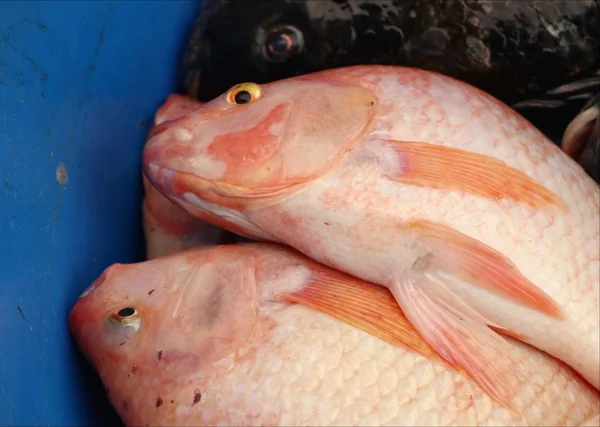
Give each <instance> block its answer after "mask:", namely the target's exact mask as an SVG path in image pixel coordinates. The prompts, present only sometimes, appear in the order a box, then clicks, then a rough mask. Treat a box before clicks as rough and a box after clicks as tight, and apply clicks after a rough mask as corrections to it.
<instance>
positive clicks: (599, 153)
mask: <svg viewBox="0 0 600 427" xmlns="http://www.w3.org/2000/svg"><path fill="white" fill-rule="evenodd" d="M561 147H562V149H563V150H564V151H565V152H566V153H567V154H568V155H569V156H571V157H572V158H574V159H575V160H576V161H577V162H578V163H579V164H580V165H581V167H583V169H584V170H585V171H586V172H587V173H588V175H589V176H591V177H592V178H593V179H594V180H595V181H596V182H598V183H600V92H598V93H597V94H596V96H595V97H594V98H592V99H590V101H589V102H588V103H587V104H586V105H585V106H584V107H583V110H581V113H579V114H578V115H577V116H576V117H575V118H574V119H573V121H572V122H571V123H570V124H569V126H568V127H567V129H566V130H565V134H564V136H563V139H562V143H561Z"/></svg>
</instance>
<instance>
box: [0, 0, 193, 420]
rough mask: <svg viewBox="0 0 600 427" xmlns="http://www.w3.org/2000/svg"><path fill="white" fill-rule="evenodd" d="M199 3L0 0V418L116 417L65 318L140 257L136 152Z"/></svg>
mask: <svg viewBox="0 0 600 427" xmlns="http://www.w3.org/2000/svg"><path fill="white" fill-rule="evenodd" d="M199 7H200V2H199V1H185V2H184V1H172V0H171V1H139V0H136V1H92V2H83V1H82V2H76V1H40V2H34V1H22V2H17V1H0V285H1V293H0V313H1V314H0V425H13V426H14V425H53V426H59V425H60V426H67V425H74V426H75V425H76V426H85V425H99V424H103V425H115V423H118V421H117V418H116V416H115V413H114V411H113V410H112V409H111V408H110V406H109V404H108V400H107V399H106V397H105V395H104V391H103V389H102V387H101V384H100V381H99V380H98V379H97V376H96V374H95V373H94V372H93V371H92V370H91V368H90V367H89V365H87V363H86V362H85V361H84V360H83V358H82V356H81V355H80V354H79V352H78V350H77V349H76V347H75V345H74V343H73V342H72V340H71V337H70V334H69V331H68V329H67V315H68V312H69V310H70V308H71V306H72V304H73V303H74V302H75V300H76V299H77V297H78V296H79V294H80V293H81V292H82V291H83V290H84V289H85V288H86V287H87V286H88V285H89V283H90V282H91V281H93V280H94V279H95V278H96V277H97V276H98V275H99V274H100V273H101V272H102V270H103V269H104V268H105V267H107V266H108V265H110V264H111V263H114V262H133V261H138V260H141V259H143V255H144V253H143V249H144V247H143V232H142V228H141V216H140V215H141V206H140V203H141V197H142V184H141V171H140V161H141V159H140V154H141V149H142V146H143V143H144V138H145V134H146V132H147V129H148V126H149V124H150V123H151V122H152V118H153V114H154V112H155V110H156V108H157V107H158V106H159V105H160V104H161V103H162V102H163V101H164V99H165V97H166V96H167V95H168V94H169V93H170V92H171V91H173V90H174V88H175V81H176V68H177V66H178V62H179V59H180V57H181V54H182V50H183V46H184V43H185V41H186V39H187V37H188V35H189V31H190V29H191V25H192V24H193V21H194V19H195V16H196V14H197V13H198V11H199ZM61 164H63V165H64V166H65V170H66V174H67V176H68V181H66V182H65V181H64V179H63V178H64V174H63V173H62V170H61V169H60V165H61ZM57 168H59V177H58V178H59V179H57ZM59 181H61V182H62V183H59Z"/></svg>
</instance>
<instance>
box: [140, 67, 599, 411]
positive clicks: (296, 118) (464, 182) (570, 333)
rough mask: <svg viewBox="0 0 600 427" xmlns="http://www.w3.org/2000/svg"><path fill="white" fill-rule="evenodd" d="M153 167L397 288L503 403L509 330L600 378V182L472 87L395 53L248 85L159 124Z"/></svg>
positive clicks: (287, 238) (183, 189) (513, 370)
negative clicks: (372, 62)
mask: <svg viewBox="0 0 600 427" xmlns="http://www.w3.org/2000/svg"><path fill="white" fill-rule="evenodd" d="M143 163H144V170H145V173H146V174H147V176H148V178H149V180H150V181H151V182H152V184H153V185H155V186H156V187H157V188H158V189H159V190H160V191H161V193H163V194H164V195H165V196H166V197H168V198H169V199H170V200H172V201H173V202H174V203H176V204H178V205H179V206H180V207H182V208H184V209H185V210H186V211H188V212H190V213H191V214H193V215H194V216H196V217H199V218H203V219H205V220H207V221H209V222H211V223H214V224H217V225H219V226H221V227H225V228H228V229H229V230H232V231H234V232H237V233H240V234H244V235H246V236H249V237H253V238H257V239H264V240H270V241H275V242H280V243H285V244H287V245H289V246H291V247H293V248H295V249H297V250H299V251H300V252H302V253H304V254H305V255H307V256H309V257H311V258H313V259H314V260H316V261H318V262H321V263H323V264H325V265H328V266H330V267H333V268H335V269H338V270H340V271H343V272H345V273H348V274H351V275H353V276H356V277H358V278H361V279H363V280H367V281H370V282H373V283H376V284H379V285H382V286H385V287H387V288H388V289H390V291H391V293H392V294H393V295H394V297H395V299H396V300H397V302H398V303H399V305H400V307H401V308H402V310H403V311H404V312H405V313H406V316H407V317H408V318H409V319H410V321H411V322H412V324H413V325H414V326H415V327H416V329H417V330H419V332H420V333H421V334H422V335H423V337H424V338H425V339H426V341H427V342H428V343H429V344H430V345H431V346H432V347H433V348H435V349H436V351H438V352H439V353H440V354H441V355H442V356H443V357H444V359H445V360H446V361H448V362H449V363H451V364H453V365H454V366H460V367H462V368H463V369H465V370H466V371H467V372H469V373H470V374H471V375H472V376H473V377H474V378H475V379H476V380H477V382H478V384H480V385H481V386H482V387H483V388H484V389H485V390H486V391H487V392H488V393H490V395H492V396H494V397H495V398H496V399H497V400H498V401H500V402H507V401H509V400H510V396H511V395H512V394H513V393H514V388H515V387H516V386H515V385H513V384H517V383H518V382H519V380H518V379H517V378H519V377H520V376H522V375H523V373H522V372H520V368H519V367H518V366H515V365H514V364H511V363H510V361H509V357H508V353H507V351H508V349H507V347H506V340H505V339H504V338H503V337H502V336H501V335H499V334H498V333H497V331H500V332H502V333H503V334H504V335H512V336H516V337H518V338H519V339H521V340H523V341H524V342H527V343H529V344H531V345H533V346H535V347H537V348H539V349H542V350H544V351H546V352H548V353H550V354H551V355H553V356H555V357H557V358H559V359H560V360H562V361H564V362H565V363H567V364H568V365H570V366H571V367H573V368H574V369H576V370H577V371H578V372H580V373H581V374H582V375H583V377H584V378H586V380H588V381H589V382H590V383H591V384H592V385H593V386H594V387H596V388H598V385H599V375H600V374H599V364H600V343H599V335H600V332H599V331H600V328H599V322H600V310H599V300H598V295H599V286H600V285H599V283H600V264H599V247H600V237H599V234H600V230H599V225H600V217H599V196H600V190H599V187H598V185H597V184H596V183H595V182H594V181H593V180H592V179H591V178H590V177H589V176H588V175H586V173H585V172H584V171H583V170H582V169H581V167H580V166H579V165H577V164H576V163H575V162H574V161H573V160H572V159H570V158H569V157H568V156H567V155H565V154H564V153H563V152H561V151H560V149H559V148H558V147H556V146H555V145H554V144H552V143H551V142H550V141H548V140H547V139H546V138H545V137H544V136H543V135H542V134H541V133H540V132H539V131H538V130H537V129H535V128H534V127H533V126H532V125H531V124H530V123H529V122H527V121H526V120H525V119H523V118H522V117H521V116H519V115H518V114H517V113H515V112H514V111H513V110H511V109H509V108H508V107H507V106H506V105H504V104H502V103H501V102H499V101H497V100H496V99H494V98H492V97H491V96H489V95H487V94H484V93H483V92H481V91H479V90H477V89H475V88H473V87H471V86H469V85H467V84H464V83H461V82H458V81H456V80H454V79H451V78H449V77H445V76H442V75H439V74H436V73H432V72H426V71H422V70H418V69H410V68H403V67H386V66H357V67H350V68H341V69H335V70H328V71H324V72H320V73H315V74H311V75H305V76H300V77H296V78H292V79H288V80H283V81H279V82H274V83H270V84H266V85H262V86H258V85H254V84H252V83H247V84H242V85H238V86H236V87H234V88H232V89H231V90H230V91H229V92H227V93H226V94H224V95H222V96H221V97H219V98H216V99H215V100H213V101H211V102H208V103H206V104H204V105H203V106H202V107H201V108H199V109H197V110H195V111H193V112H191V113H189V114H186V115H184V116H182V117H180V118H179V119H177V120H174V121H172V122H169V123H165V124H164V125H163V126H160V127H157V128H156V129H155V130H154V132H153V133H152V135H151V137H150V139H149V141H148V144H147V146H146V148H145V152H144V161H143ZM492 327H493V328H494V330H492ZM513 409H515V408H513ZM516 410H519V409H518V408H516Z"/></svg>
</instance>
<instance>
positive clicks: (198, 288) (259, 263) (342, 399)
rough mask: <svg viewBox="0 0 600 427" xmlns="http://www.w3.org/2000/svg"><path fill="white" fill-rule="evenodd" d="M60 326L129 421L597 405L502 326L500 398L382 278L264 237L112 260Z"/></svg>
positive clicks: (578, 410) (552, 417)
mask: <svg viewBox="0 0 600 427" xmlns="http://www.w3.org/2000/svg"><path fill="white" fill-rule="evenodd" d="M340 288H345V289H351V290H352V292H350V293H344V292H342V291H341V290H340ZM69 326H70V329H71V331H72V333H73V335H74V337H75V340H76V342H77V343H78V345H79V347H80V348H81V350H82V351H83V352H84V353H85V355H86V356H87V358H88V359H89V360H90V362H91V363H92V364H93V366H94V367H95V369H96V370H97V372H98V373H99V375H100V377H101V379H102V381H103V383H104V386H105V388H106V392H107V394H108V397H109V399H110V401H111V403H112V405H113V406H114V408H115V410H116V411H117V413H118V414H119V416H120V417H121V419H122V420H123V422H124V423H125V424H126V425H129V426H144V425H161V426H173V425H189V426H199V425H240V426H241V425H245V426H249V425H252V426H256V425H261V426H279V425H290V426H298V425H311V426H325V425H334V426H335V425H337V426H339V425H354V426H374V425H392V426H398V425H414V426H425V425H430V426H442V425H461V426H467V425H469V426H483V425H494V426H508V425H556V426H559V425H579V424H580V423H582V422H588V423H593V422H596V423H597V419H598V418H597V417H598V413H599V412H600V398H599V394H598V391H597V390H595V389H594V388H593V387H591V386H589V384H588V383H587V382H586V381H585V380H583V379H582V378H581V377H580V376H579V375H577V374H576V373H575V372H574V371H573V370H572V369H570V368H568V367H567V366H566V365H564V364H562V363H560V362H558V361H557V360H556V359H554V358H552V357H550V356H548V355H547V354H544V353H542V352H540V351H539V350H537V349H534V348H533V347H530V346H528V345H526V344H523V343H521V342H519V341H517V340H514V339H511V338H507V341H506V348H507V354H506V355H505V357H506V358H507V359H508V360H509V361H510V362H511V363H513V364H515V365H519V366H521V369H522V370H523V372H524V373H526V374H527V378H525V379H523V381H521V382H519V383H518V384H515V394H514V395H513V396H511V401H512V402H513V403H514V404H515V405H518V406H519V407H521V408H522V413H521V414H515V413H513V412H511V411H509V410H507V409H505V408H503V407H502V405H500V404H499V403H497V402H496V401H495V400H494V399H492V398H491V397H490V396H488V395H487V394H485V393H484V392H483V391H482V390H481V388H479V387H478V386H477V384H476V383H475V382H474V381H473V380H472V379H471V378H470V377H469V376H468V375H465V374H464V373H463V372H460V371H459V370H457V369H455V368H453V367H451V366H450V365H449V364H447V363H445V362H443V360H442V359H441V358H440V357H439V356H437V355H436V354H435V353H434V352H433V350H432V349H431V347H430V346H428V345H427V344H426V343H425V341H424V340H423V338H422V337H421V336H420V335H419V334H418V333H417V331H416V330H415V329H414V328H413V327H412V326H411V324H410V322H409V321H408V320H407V318H406V317H405V316H404V314H403V313H402V311H401V310H400V308H399V307H398V304H397V303H396V301H395V300H394V298H393V297H392V295H391V293H390V292H389V291H388V290H387V289H386V288H384V287H381V286H376V285H373V284H369V283H365V282H362V281H360V280H357V279H354V278H352V277H349V276H346V275H343V274H341V273H339V272H337V271H335V270H332V269H328V268H326V267H324V266H322V265H319V264H317V263H315V262H314V261H311V260H310V259H308V258H306V257H304V256H302V255H301V254H299V253H298V252H296V251H293V250H291V249H289V248H286V247H283V246H279V245H273V244H265V243H249V244H237V245H225V246H212V247H211V246H208V247H203V248H200V249H193V250H189V251H183V252H179V253H177V254H172V255H169V256H166V257H161V258H157V259H154V260H151V261H145V262H141V263H137V264H128V265H121V264H116V265H113V266H111V267H109V268H107V269H106V270H105V271H104V272H103V273H102V275H101V276H100V277H99V278H98V279H97V280H96V281H95V283H94V284H92V285H91V286H90V288H89V289H87V290H86V291H85V292H84V293H83V294H82V296H81V297H80V299H79V300H78V301H77V302H76V304H75V305H74V307H73V308H72V311H71V314H70V317H69ZM594 420H596V421H594ZM592 425H593V424H592Z"/></svg>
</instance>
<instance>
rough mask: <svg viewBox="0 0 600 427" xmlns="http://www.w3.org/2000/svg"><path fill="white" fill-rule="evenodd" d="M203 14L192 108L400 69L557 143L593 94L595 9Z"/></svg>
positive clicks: (224, 9)
mask: <svg viewBox="0 0 600 427" xmlns="http://www.w3.org/2000/svg"><path fill="white" fill-rule="evenodd" d="M203 3H204V6H203V11H202V14H201V15H200V17H199V19H198V21H197V23H196V26H195V28H194V31H193V35H192V36H191V39H190V41H189V45H188V48H187V51H186V53H185V55H184V61H183V70H182V72H183V77H182V81H183V85H182V87H181V89H180V91H181V92H182V93H186V94H188V95H190V96H193V97H194V98H196V99H198V100H200V101H208V100H210V99H212V98H214V97H216V96H218V95H219V94H221V93H223V92H225V91H226V90H227V89H229V88H230V87H231V86H233V85H234V84H236V83H239V82H242V81H253V82H256V83H266V82H269V81H274V80H279V79H283V78H287V77H291V76H295V75H299V74H306V73H309V72H314V71H320V70H323V69H328V68H334V67H341V66H349V65H357V64H391V65H405V66H413V67H418V68H423V69H429V70H433V71H438V72H441V73H443V74H446V75H450V76H452V77H456V78H458V79H460V80H463V81H466V82H468V83H470V84H472V85H474V86H477V87H479V88H481V89H483V90H484V91H486V92H488V93H490V94H492V95H493V96H495V97H497V98H498V99H500V100H502V101H503V102H505V103H507V104H508V105H511V106H513V108H515V109H517V110H518V111H519V112H520V113H521V114H523V115H524V116H525V117H526V118H528V119H529V120H530V121H531V122H532V123H533V124H534V125H536V126H537V127H538V128H540V129H541V130H542V131H544V132H545V133H546V134H547V135H548V136H549V137H551V138H553V139H558V138H560V135H562V133H563V131H564V129H565V128H566V126H567V125H568V123H569V122H570V120H571V119H572V118H573V117H574V116H575V115H576V114H577V113H578V112H579V111H580V110H581V108H582V106H583V105H584V104H585V103H586V102H587V101H588V100H589V99H590V98H591V97H592V96H593V95H594V94H595V93H596V92H597V91H598V90H599V89H600V65H599V64H600V46H599V43H600V17H599V11H600V5H599V1H598V0H502V1H500V0H495V1H484V0H427V1H426V0H370V1H368V0H300V1H298V0H296V1H291V0H279V1H274V0H271V1H256V0H220V1H215V0H212V1H211V0H204V1H203ZM557 137H558V138H557Z"/></svg>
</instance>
